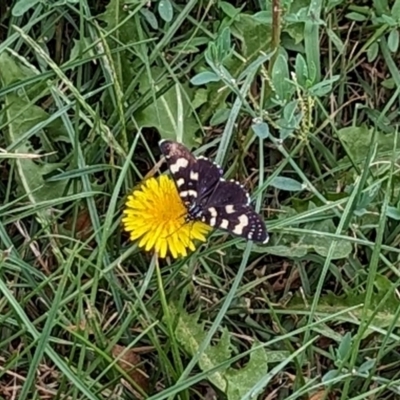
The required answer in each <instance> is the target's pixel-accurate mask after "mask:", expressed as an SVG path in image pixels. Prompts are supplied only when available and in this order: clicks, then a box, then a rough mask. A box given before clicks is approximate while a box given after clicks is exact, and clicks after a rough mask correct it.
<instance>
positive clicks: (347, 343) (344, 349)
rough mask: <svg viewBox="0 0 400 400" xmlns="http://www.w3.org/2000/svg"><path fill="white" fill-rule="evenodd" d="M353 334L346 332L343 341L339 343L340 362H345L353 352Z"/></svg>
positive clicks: (338, 354)
mask: <svg viewBox="0 0 400 400" xmlns="http://www.w3.org/2000/svg"><path fill="white" fill-rule="evenodd" d="M351 342H352V338H351V332H346V333H345V335H344V336H343V338H342V340H341V341H340V343H339V347H338V349H337V353H336V354H337V356H338V361H343V360H345V359H346V358H347V355H348V354H349V352H350V351H351Z"/></svg>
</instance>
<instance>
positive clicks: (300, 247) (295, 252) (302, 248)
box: [236, 243, 314, 259]
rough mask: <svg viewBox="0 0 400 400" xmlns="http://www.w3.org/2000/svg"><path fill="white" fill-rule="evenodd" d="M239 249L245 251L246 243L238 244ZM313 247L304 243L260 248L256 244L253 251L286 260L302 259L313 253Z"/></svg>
mask: <svg viewBox="0 0 400 400" xmlns="http://www.w3.org/2000/svg"><path fill="white" fill-rule="evenodd" d="M236 247H237V248H238V249H241V250H244V249H245V248H246V244H245V243H238V244H237V245H236ZM313 249H314V248H313V247H312V246H310V245H305V244H302V243H288V244H287V245H276V246H273V245H272V246H271V245H268V246H259V245H257V244H256V243H254V244H253V247H252V251H253V252H254V253H261V254H272V255H274V256H278V257H284V258H290V259H293V258H301V257H304V256H305V255H306V254H307V253H309V252H311V251H313Z"/></svg>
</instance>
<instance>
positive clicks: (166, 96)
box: [135, 67, 198, 147]
mask: <svg viewBox="0 0 400 400" xmlns="http://www.w3.org/2000/svg"><path fill="white" fill-rule="evenodd" d="M151 73H152V77H151V79H152V81H153V82H157V80H158V78H159V77H160V76H161V75H162V69H161V68H158V67H154V68H153V69H151ZM165 84H168V82H166V81H165V80H164V81H162V84H161V83H157V84H156V83H154V84H153V85H151V84H150V81H149V77H148V76H147V74H146V75H143V76H142V78H141V82H140V88H139V91H140V93H141V94H142V95H145V94H147V92H149V91H154V92H155V93H157V91H159V90H160V89H161V87H163V85H165ZM177 85H178V84H174V85H173V86H172V87H171V88H170V89H169V90H168V91H167V92H165V93H163V94H162V95H161V96H159V97H158V98H156V99H155V101H153V102H152V103H151V104H150V105H149V106H148V107H146V108H145V109H144V110H142V111H140V112H138V113H137V114H136V115H135V118H136V121H137V123H138V124H139V126H142V127H154V128H156V129H157V130H158V131H159V132H160V135H161V137H162V138H163V139H173V140H176V138H177V134H178V118H182V123H183V132H182V133H183V138H182V140H183V143H184V144H186V145H187V146H188V147H194V146H195V145H196V141H195V133H196V131H197V130H198V124H197V122H196V120H195V118H194V116H193V109H192V107H191V104H190V100H191V99H192V97H193V89H190V88H189V85H188V83H186V84H183V85H180V86H179V87H177ZM178 90H180V91H181V101H182V112H183V115H178V92H177V91H178Z"/></svg>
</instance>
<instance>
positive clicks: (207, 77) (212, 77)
mask: <svg viewBox="0 0 400 400" xmlns="http://www.w3.org/2000/svg"><path fill="white" fill-rule="evenodd" d="M220 80H221V78H220V77H219V76H218V75H217V74H215V73H214V72H212V71H203V72H200V73H199V74H197V75H195V76H194V77H193V78H192V79H191V80H190V83H191V84H192V85H196V86H199V85H205V84H206V83H210V82H219V81H220Z"/></svg>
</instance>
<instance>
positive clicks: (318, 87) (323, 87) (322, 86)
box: [309, 75, 340, 97]
mask: <svg viewBox="0 0 400 400" xmlns="http://www.w3.org/2000/svg"><path fill="white" fill-rule="evenodd" d="M339 78H340V75H334V76H333V77H332V78H330V79H325V80H323V81H322V82H318V83H316V84H315V85H313V86H311V87H310V89H309V91H310V94H311V95H313V96H317V97H323V96H326V95H327V94H328V93H330V92H331V91H332V84H333V83H335V82H336V81H338V80H339Z"/></svg>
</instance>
